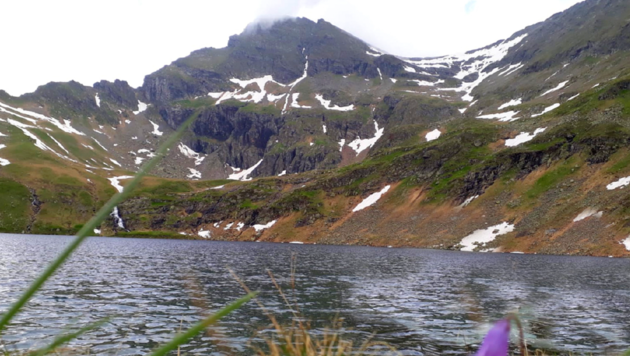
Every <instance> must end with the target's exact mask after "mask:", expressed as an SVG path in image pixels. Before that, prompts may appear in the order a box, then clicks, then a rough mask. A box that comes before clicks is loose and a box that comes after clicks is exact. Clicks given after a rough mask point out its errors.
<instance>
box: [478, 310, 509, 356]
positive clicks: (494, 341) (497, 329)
mask: <svg viewBox="0 0 630 356" xmlns="http://www.w3.org/2000/svg"><path fill="white" fill-rule="evenodd" d="M509 342H510V321H509V320H506V319H503V320H499V321H497V323H496V324H494V326H493V327H492V329H490V331H488V334H486V337H485V338H484V339H483V343H482V344H481V347H480V348H479V351H477V354H476V356H506V355H507V353H508V344H509Z"/></svg>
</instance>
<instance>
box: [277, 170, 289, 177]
mask: <svg viewBox="0 0 630 356" xmlns="http://www.w3.org/2000/svg"><path fill="white" fill-rule="evenodd" d="M286 175H287V170H286V169H285V170H284V171H282V172H280V174H278V177H282V176H286Z"/></svg>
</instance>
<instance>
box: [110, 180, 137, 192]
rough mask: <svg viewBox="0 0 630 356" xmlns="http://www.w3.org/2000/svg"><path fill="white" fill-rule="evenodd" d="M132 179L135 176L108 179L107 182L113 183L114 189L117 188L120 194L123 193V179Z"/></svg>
mask: <svg viewBox="0 0 630 356" xmlns="http://www.w3.org/2000/svg"><path fill="white" fill-rule="evenodd" d="M131 178H133V176H120V177H112V178H107V180H108V181H109V182H110V183H111V185H113V186H114V188H116V190H118V193H122V191H123V186H122V185H120V181H121V180H123V179H131Z"/></svg>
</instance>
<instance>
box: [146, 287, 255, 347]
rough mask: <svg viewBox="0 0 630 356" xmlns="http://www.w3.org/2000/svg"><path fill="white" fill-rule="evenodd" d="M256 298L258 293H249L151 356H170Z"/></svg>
mask: <svg viewBox="0 0 630 356" xmlns="http://www.w3.org/2000/svg"><path fill="white" fill-rule="evenodd" d="M255 296H256V293H249V294H247V295H246V296H244V297H243V298H241V299H239V300H237V301H236V302H234V303H232V304H230V305H228V306H227V307H225V308H223V309H221V310H219V311H218V312H216V313H214V314H213V315H211V316H209V317H207V318H206V319H204V320H202V321H200V322H198V323H197V324H195V325H193V326H192V327H191V328H190V329H188V330H187V331H186V332H185V333H183V334H180V335H178V336H176V337H175V338H173V340H171V341H170V342H169V343H167V344H166V345H164V346H162V347H160V348H159V349H157V350H155V351H153V353H152V354H151V356H164V355H166V354H168V353H169V352H171V351H173V350H176V349H177V348H178V347H179V346H180V345H183V344H185V343H186V342H187V341H188V340H190V339H192V338H193V337H195V336H196V335H197V334H199V333H200V332H202V331H203V330H205V329H206V328H207V327H208V326H210V325H212V324H214V323H216V322H217V321H219V319H221V318H223V317H225V316H226V315H228V314H230V313H231V312H233V311H234V310H236V309H238V308H240V307H241V306H242V305H243V304H245V303H247V302H249V301H250V300H251V299H252V298H254V297H255Z"/></svg>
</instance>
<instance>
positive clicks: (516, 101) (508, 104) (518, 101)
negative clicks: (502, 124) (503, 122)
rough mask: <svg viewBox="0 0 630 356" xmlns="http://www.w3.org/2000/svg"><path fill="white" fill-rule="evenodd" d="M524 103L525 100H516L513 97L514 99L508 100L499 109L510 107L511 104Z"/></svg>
mask: <svg viewBox="0 0 630 356" xmlns="http://www.w3.org/2000/svg"><path fill="white" fill-rule="evenodd" d="M522 103H523V101H522V100H521V99H516V100H514V99H512V100H510V101H508V102H507V103H505V104H503V105H501V106H499V110H503V109H506V108H509V107H510V106H516V105H521V104H522Z"/></svg>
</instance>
